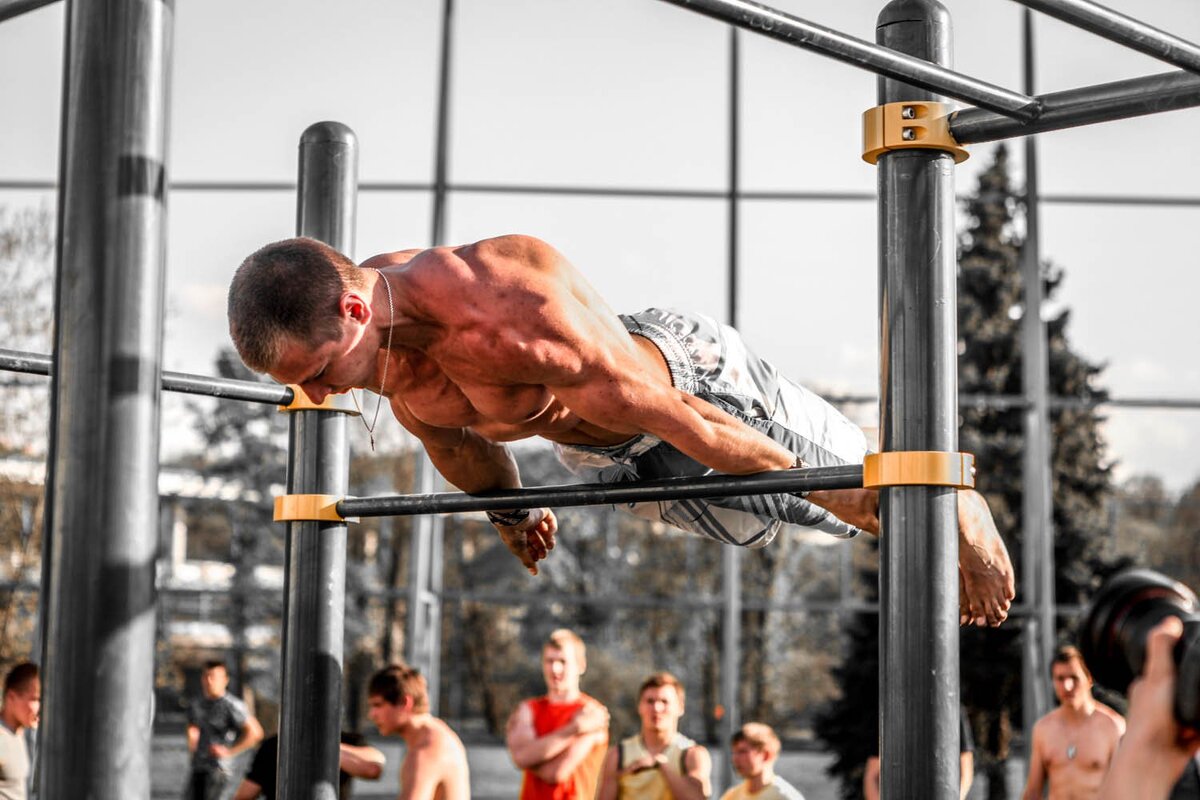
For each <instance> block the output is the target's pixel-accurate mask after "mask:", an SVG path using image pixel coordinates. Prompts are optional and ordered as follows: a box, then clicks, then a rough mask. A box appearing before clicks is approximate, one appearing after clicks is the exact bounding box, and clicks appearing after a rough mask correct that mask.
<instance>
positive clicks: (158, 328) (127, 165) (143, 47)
mask: <svg viewBox="0 0 1200 800" xmlns="http://www.w3.org/2000/svg"><path fill="white" fill-rule="evenodd" d="M173 22H174V14H173V11H172V5H171V4H170V3H163V2H159V0H94V2H88V3H82V2H74V0H72V1H71V2H68V3H67V16H66V47H65V50H66V55H65V67H64V76H63V117H62V118H63V124H62V140H61V151H60V165H59V185H60V187H61V193H60V196H59V213H58V256H57V260H58V279H57V284H56V287H57V288H56V295H57V296H56V305H57V309H56V316H55V322H56V330H55V353H56V358H55V360H54V366H53V369H52V382H53V397H54V407H53V417H52V421H51V437H50V438H51V442H52V444H51V453H52V455H51V461H50V473H51V475H52V478H51V480H52V485H51V486H50V487H49V494H48V497H49V503H48V507H49V508H48V515H47V517H48V519H47V528H46V531H47V536H46V541H47V542H48V543H49V554H50V558H49V563H48V564H47V567H46V571H47V574H48V575H49V580H47V581H46V582H45V583H44V584H43V586H44V593H43V605H42V614H43V626H44V627H43V630H44V633H45V638H44V640H43V641H44V652H43V654H42V662H43V663H42V666H43V670H44V672H43V675H44V677H43V686H44V687H45V704H44V709H45V718H44V724H43V727H42V730H41V746H40V752H41V756H42V757H41V758H40V761H41V767H40V772H41V775H40V786H41V796H42V797H43V798H49V800H68V799H70V800H74V798H80V797H88V798H97V799H98V800H103V799H106V798H111V800H118V798H149V797H150V732H151V721H152V720H151V716H152V705H151V697H152V693H153V688H154V636H155V614H154V611H155V601H156V592H155V587H154V571H155V556H156V554H157V548H158V484H157V477H158V444H159V418H160V403H159V397H160V391H159V385H160V381H161V378H162V320H163V287H164V265H165V251H166V232H165V223H166V205H165V196H164V192H165V186H166V175H165V171H166V168H165V160H166V125H167V118H168V98H169V90H170V80H169V71H170V70H169V67H170V59H171V35H172V26H173Z"/></svg>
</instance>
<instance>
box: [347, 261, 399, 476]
mask: <svg viewBox="0 0 1200 800" xmlns="http://www.w3.org/2000/svg"><path fill="white" fill-rule="evenodd" d="M371 269H374V270H375V272H376V274H378V275H379V277H380V278H383V285H384V287H385V288H386V289H387V296H388V335H387V355H386V356H384V359H383V377H382V378H380V380H379V394H378V395H377V396H376V398H375V415H374V416H373V417H371V424H370V425H368V424H367V415H366V414H364V413H363V410H362V406H361V405H359V402H358V395H356V394H355V393H354V391H353V390H351V392H350V397H351V398H352V399H353V400H354V408H355V409H357V410H358V416H359V418H360V419H361V420H362V421H363V427H364V428H366V429H367V436H368V437H370V439H371V452H372V453H374V452H375V426H376V425H378V424H379V409H380V408H381V407H382V406H383V390H384V389H386V388H387V374H388V364H389V363H390V362H391V360H392V330H393V329H394V328H395V327H396V306H395V304H394V303H393V302H392V285H391V284H390V283H388V279H387V275H384V274H383V271H382V270H380V269H376V268H375V267H372V268H371Z"/></svg>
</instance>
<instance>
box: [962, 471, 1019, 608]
mask: <svg viewBox="0 0 1200 800" xmlns="http://www.w3.org/2000/svg"><path fill="white" fill-rule="evenodd" d="M958 586H959V593H958V608H959V622H960V623H961V624H967V623H970V624H973V625H978V626H980V627H983V626H985V625H990V626H992V627H996V626H997V625H999V624H1000V623H1001V622H1003V621H1004V620H1006V619H1008V609H1009V606H1011V605H1012V600H1013V597H1014V596H1016V584H1015V583H1014V581H1013V565H1012V560H1011V559H1009V557H1008V548H1007V547H1005V546H1004V540H1003V539H1001V538H1000V532H999V531H998V530H996V523H995V522H994V521H993V520H992V512H991V511H990V510H989V509H988V506H987V501H986V500H984V499H983V496H982V495H980V494H979V493H978V492H976V491H973V490H969V489H968V490H964V491H960V492H959V493H958Z"/></svg>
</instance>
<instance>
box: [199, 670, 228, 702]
mask: <svg viewBox="0 0 1200 800" xmlns="http://www.w3.org/2000/svg"><path fill="white" fill-rule="evenodd" d="M228 687H229V673H228V672H226V671H225V668H224V667H210V668H208V669H206V670H204V672H203V673H201V674H200V688H201V689H203V690H204V696H205V697H209V698H212V699H213V700H215V699H217V698H218V697H223V696H224V695H225V690H226V689H227V688H228Z"/></svg>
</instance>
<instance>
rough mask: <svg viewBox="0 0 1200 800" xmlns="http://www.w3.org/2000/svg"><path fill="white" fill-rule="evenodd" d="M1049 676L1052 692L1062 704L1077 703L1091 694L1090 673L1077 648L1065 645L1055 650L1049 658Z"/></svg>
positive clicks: (1084, 700)
mask: <svg viewBox="0 0 1200 800" xmlns="http://www.w3.org/2000/svg"><path fill="white" fill-rule="evenodd" d="M1050 678H1051V679H1052V680H1053V681H1054V694H1055V696H1057V697H1058V702H1059V703H1062V704H1063V705H1064V706H1073V705H1078V704H1079V703H1083V702H1086V701H1087V700H1088V699H1090V698H1091V696H1092V673H1091V672H1089V671H1088V668H1087V665H1086V664H1084V663H1083V655H1082V654H1081V653H1080V652H1079V649H1078V648H1075V647H1071V646H1070V645H1066V646H1063V647H1060V648H1058V650H1057V651H1055V653H1054V658H1052V659H1051V660H1050Z"/></svg>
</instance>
